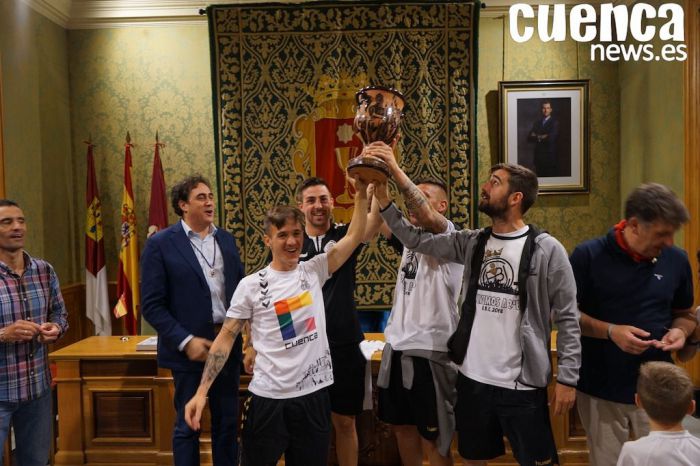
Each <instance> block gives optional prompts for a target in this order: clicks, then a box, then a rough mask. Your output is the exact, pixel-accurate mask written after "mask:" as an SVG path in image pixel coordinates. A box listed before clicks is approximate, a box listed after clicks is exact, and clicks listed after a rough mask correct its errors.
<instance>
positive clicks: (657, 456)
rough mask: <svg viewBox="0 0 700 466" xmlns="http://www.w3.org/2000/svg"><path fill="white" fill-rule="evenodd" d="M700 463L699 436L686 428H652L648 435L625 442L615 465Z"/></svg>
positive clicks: (649, 465)
mask: <svg viewBox="0 0 700 466" xmlns="http://www.w3.org/2000/svg"><path fill="white" fill-rule="evenodd" d="M699 464H700V438H697V437H695V436H694V435H692V434H691V433H690V432H688V431H687V430H683V431H676V432H666V431H659V430H652V431H651V432H649V435H647V436H646V437H642V438H640V439H638V440H635V441H633V442H625V444H624V445H623V446H622V451H621V452H620V457H619V458H618V459H617V466H658V465H673V466H697V465H699Z"/></svg>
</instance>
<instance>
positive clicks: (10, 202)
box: [0, 199, 19, 207]
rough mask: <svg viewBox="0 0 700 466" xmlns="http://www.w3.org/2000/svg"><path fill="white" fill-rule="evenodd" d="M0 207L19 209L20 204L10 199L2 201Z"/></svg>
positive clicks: (0, 200)
mask: <svg viewBox="0 0 700 466" xmlns="http://www.w3.org/2000/svg"><path fill="white" fill-rule="evenodd" d="M0 207H19V204H17V203H16V202H15V201H13V200H10V199H0Z"/></svg>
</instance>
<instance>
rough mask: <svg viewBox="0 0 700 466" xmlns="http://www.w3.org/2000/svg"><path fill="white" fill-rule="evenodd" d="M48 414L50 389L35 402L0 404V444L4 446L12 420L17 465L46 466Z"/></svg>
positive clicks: (0, 462)
mask: <svg viewBox="0 0 700 466" xmlns="http://www.w3.org/2000/svg"><path fill="white" fill-rule="evenodd" d="M51 412H52V411H51V390H47V391H46V393H44V394H43V395H41V396H40V397H39V398H37V399H35V400H30V401H23V402H8V401H0V445H4V444H5V440H6V439H7V435H8V433H9V431H10V421H12V428H13V429H14V431H15V445H16V449H15V455H16V457H17V464H19V465H21V466H46V463H47V462H48V460H49V449H50V447H51ZM0 466H2V458H0Z"/></svg>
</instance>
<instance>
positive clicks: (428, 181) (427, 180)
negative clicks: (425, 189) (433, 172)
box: [414, 176, 447, 194]
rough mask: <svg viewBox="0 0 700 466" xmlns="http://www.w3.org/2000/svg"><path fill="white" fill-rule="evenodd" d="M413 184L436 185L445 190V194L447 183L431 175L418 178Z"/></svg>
mask: <svg viewBox="0 0 700 466" xmlns="http://www.w3.org/2000/svg"><path fill="white" fill-rule="evenodd" d="M414 184H415V185H416V186H418V185H419V184H432V185H433V186H437V187H438V188H440V189H442V190H443V191H445V194H447V185H446V184H445V182H444V181H442V180H439V179H437V178H433V177H432V176H426V177H423V178H418V179H417V180H416V181H415V183H414Z"/></svg>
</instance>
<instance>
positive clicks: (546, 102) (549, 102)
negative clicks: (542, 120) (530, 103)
mask: <svg viewBox="0 0 700 466" xmlns="http://www.w3.org/2000/svg"><path fill="white" fill-rule="evenodd" d="M545 104H549V106H550V107H551V106H552V101H551V100H546V99H545V100H543V101H542V103H541V104H540V107H544V105H545Z"/></svg>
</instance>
